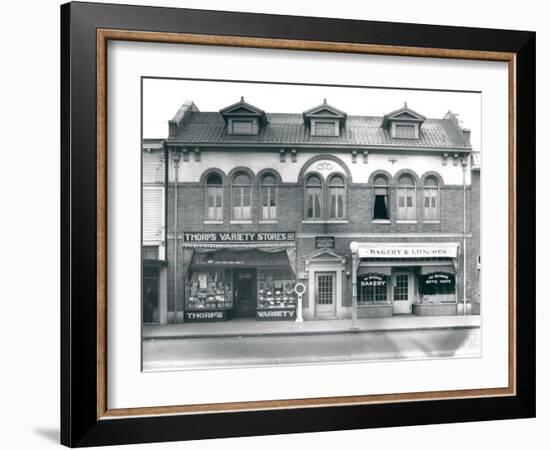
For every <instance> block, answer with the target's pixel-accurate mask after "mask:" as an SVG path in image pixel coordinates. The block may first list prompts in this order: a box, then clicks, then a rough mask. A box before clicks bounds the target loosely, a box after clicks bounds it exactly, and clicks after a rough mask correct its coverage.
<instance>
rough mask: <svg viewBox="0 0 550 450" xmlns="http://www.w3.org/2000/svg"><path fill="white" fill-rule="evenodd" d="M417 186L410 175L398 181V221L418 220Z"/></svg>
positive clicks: (401, 177) (403, 176) (402, 176)
mask: <svg viewBox="0 0 550 450" xmlns="http://www.w3.org/2000/svg"><path fill="white" fill-rule="evenodd" d="M415 200H416V186H415V183H414V179H413V178H412V177H411V176H410V175H401V176H400V177H399V180H397V219H398V220H414V219H416V201H415Z"/></svg>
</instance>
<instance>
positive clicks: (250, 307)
mask: <svg viewBox="0 0 550 450" xmlns="http://www.w3.org/2000/svg"><path fill="white" fill-rule="evenodd" d="M256 294H257V290H256V269H239V270H234V271H233V299H234V309H233V316H234V317H236V318H248V317H255V316H256Z"/></svg>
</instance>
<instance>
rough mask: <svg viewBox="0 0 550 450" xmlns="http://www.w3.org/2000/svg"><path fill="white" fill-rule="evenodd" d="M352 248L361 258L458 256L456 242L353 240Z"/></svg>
mask: <svg viewBox="0 0 550 450" xmlns="http://www.w3.org/2000/svg"><path fill="white" fill-rule="evenodd" d="M350 249H351V251H352V252H353V253H356V254H357V255H358V256H359V258H361V259H363V258H369V259H410V258H415V259H418V258H422V259H429V258H456V257H457V255H458V243H456V242H405V243H403V242H400V243H396V242H351V243H350Z"/></svg>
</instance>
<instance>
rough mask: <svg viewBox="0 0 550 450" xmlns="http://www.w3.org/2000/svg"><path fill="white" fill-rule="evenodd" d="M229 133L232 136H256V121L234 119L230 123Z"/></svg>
mask: <svg viewBox="0 0 550 450" xmlns="http://www.w3.org/2000/svg"><path fill="white" fill-rule="evenodd" d="M229 124H230V127H229V132H230V134H256V132H255V128H256V127H255V126H254V120H253V119H248V120H241V119H238V120H237V119H233V120H231V121H230V123H229Z"/></svg>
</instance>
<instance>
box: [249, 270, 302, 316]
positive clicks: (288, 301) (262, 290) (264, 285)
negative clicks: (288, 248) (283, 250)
mask: <svg viewBox="0 0 550 450" xmlns="http://www.w3.org/2000/svg"><path fill="white" fill-rule="evenodd" d="M294 285H295V280H294V277H293V275H292V272H291V271H290V270H285V269H280V270H258V308H296V293H295V292H294Z"/></svg>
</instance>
